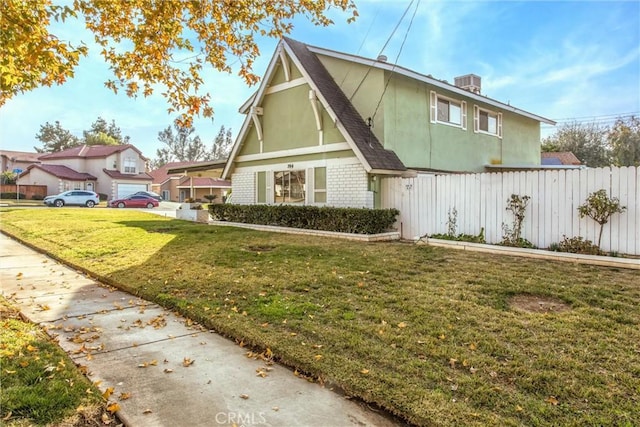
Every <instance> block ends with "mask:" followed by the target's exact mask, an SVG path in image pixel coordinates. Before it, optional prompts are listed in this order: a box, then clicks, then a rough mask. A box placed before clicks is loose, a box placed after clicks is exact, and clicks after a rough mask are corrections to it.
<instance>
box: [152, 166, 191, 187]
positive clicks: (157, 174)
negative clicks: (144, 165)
mask: <svg viewBox="0 0 640 427" xmlns="http://www.w3.org/2000/svg"><path fill="white" fill-rule="evenodd" d="M198 163H202V162H169V163H165V164H164V165H162V166H160V167H159V168H158V169H154V170H152V171H150V172H149V175H151V177H152V178H153V183H154V184H162V183H163V182H165V181H166V180H168V179H169V178H171V177H172V176H173V177H177V176H179V174H178V173H174V172H171V173H169V169H172V168H178V167H187V166H192V165H195V164H198Z"/></svg>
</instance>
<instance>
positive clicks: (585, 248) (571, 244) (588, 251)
mask: <svg viewBox="0 0 640 427" xmlns="http://www.w3.org/2000/svg"><path fill="white" fill-rule="evenodd" d="M549 250H550V251H554V252H570V253H573V254H585V255H602V254H603V252H602V251H601V250H600V248H599V247H598V245H594V244H593V242H592V241H591V240H586V239H583V238H582V237H580V236H577V237H571V238H568V237H567V236H565V235H562V241H561V242H560V243H553V244H551V245H549Z"/></svg>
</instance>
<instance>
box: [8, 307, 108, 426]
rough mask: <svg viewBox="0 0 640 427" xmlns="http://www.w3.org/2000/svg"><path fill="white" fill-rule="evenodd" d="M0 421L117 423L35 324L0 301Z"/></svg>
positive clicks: (16, 423)
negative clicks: (25, 319)
mask: <svg viewBox="0 0 640 427" xmlns="http://www.w3.org/2000/svg"><path fill="white" fill-rule="evenodd" d="M0 366H1V367H2V370H1V371H0V383H1V384H2V393H0V418H1V419H2V425H5V426H15V427H21V426H31V425H58V426H60V425H64V426H67V427H85V426H96V425H107V424H113V425H115V421H116V420H115V419H114V417H113V416H112V415H111V414H110V413H109V412H107V410H106V402H105V400H104V399H103V398H102V396H101V395H100V392H99V391H98V388H97V387H95V386H94V385H93V384H91V382H90V381H89V380H88V379H87V378H86V377H84V376H83V375H82V374H81V373H80V371H79V370H78V369H77V368H76V366H75V365H74V363H73V361H72V360H71V359H70V358H69V357H68V356H67V354H66V353H65V352H64V351H63V350H62V349H61V348H60V347H58V345H57V344H56V343H55V342H53V341H52V340H51V339H50V338H49V336H47V334H45V333H44V331H42V330H41V329H40V328H39V327H38V326H36V325H33V324H32V323H29V322H25V321H24V320H22V319H21V318H20V316H19V312H18V311H17V310H16V309H15V308H14V307H12V306H11V305H10V304H9V303H8V302H7V301H6V300H5V299H4V298H2V297H0Z"/></svg>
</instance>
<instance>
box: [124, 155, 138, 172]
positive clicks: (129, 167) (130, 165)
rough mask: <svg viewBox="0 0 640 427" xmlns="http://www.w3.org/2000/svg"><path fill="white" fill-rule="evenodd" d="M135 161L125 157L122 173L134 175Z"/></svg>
mask: <svg viewBox="0 0 640 427" xmlns="http://www.w3.org/2000/svg"><path fill="white" fill-rule="evenodd" d="M136 165H137V162H136V159H134V158H133V157H127V158H126V159H124V173H136Z"/></svg>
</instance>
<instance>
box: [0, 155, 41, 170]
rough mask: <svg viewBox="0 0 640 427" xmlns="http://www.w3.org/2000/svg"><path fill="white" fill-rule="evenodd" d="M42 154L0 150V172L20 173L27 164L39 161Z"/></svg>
mask: <svg viewBox="0 0 640 427" xmlns="http://www.w3.org/2000/svg"><path fill="white" fill-rule="evenodd" d="M41 155H42V154H39V153H28V152H25V151H9V150H0V172H14V171H15V172H14V173H22V171H24V170H25V169H26V168H28V167H29V166H31V165H33V164H35V163H40V160H38V157H39V156H41Z"/></svg>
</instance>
